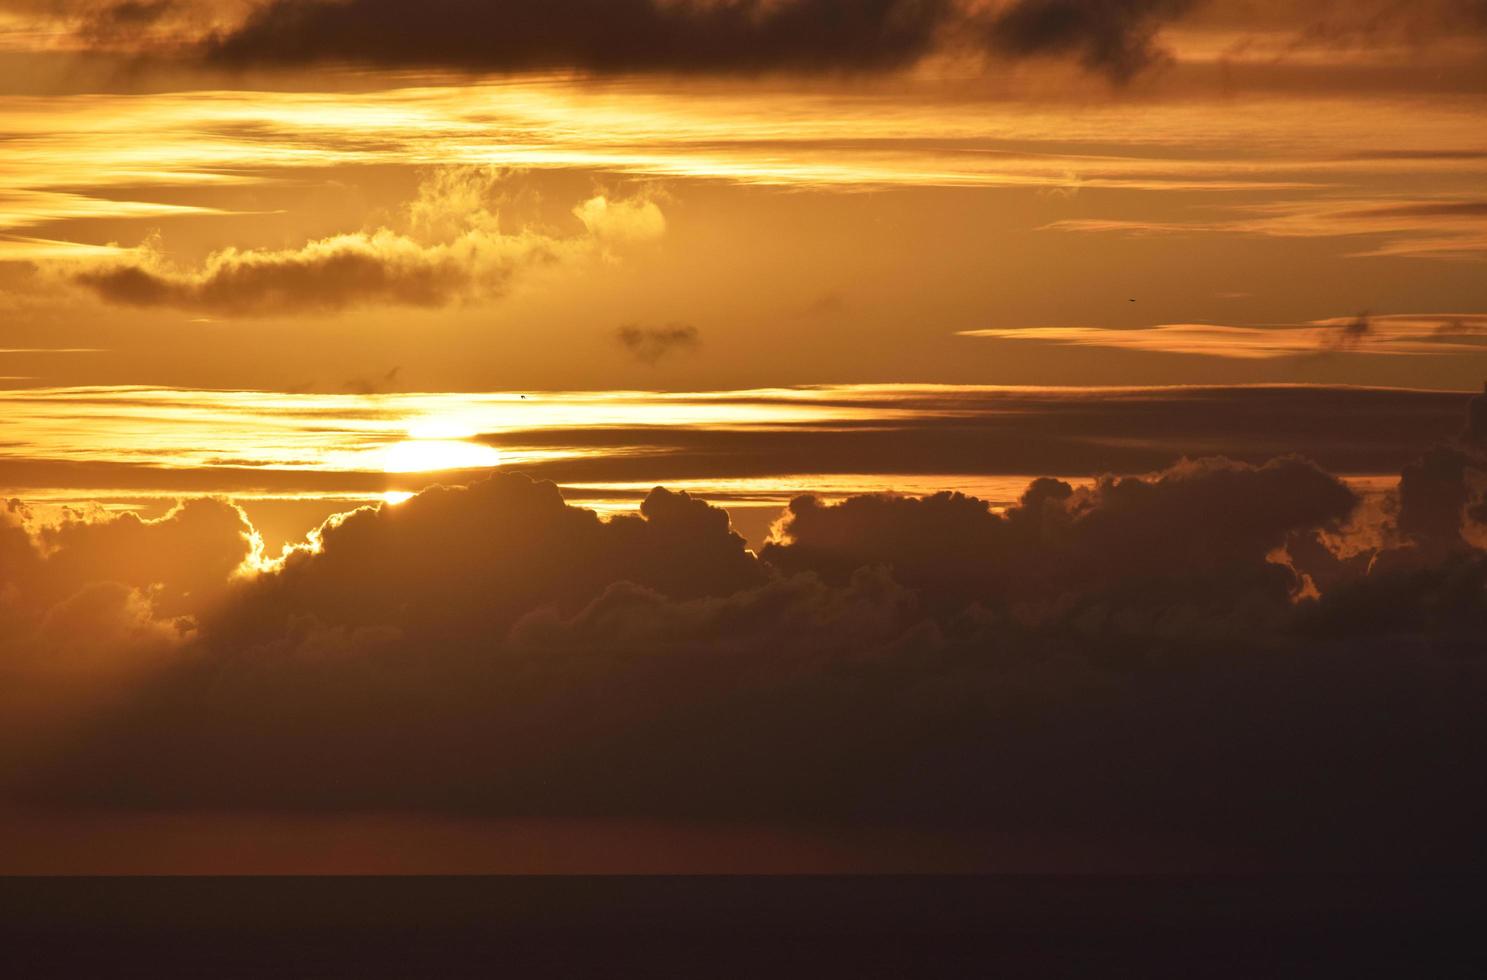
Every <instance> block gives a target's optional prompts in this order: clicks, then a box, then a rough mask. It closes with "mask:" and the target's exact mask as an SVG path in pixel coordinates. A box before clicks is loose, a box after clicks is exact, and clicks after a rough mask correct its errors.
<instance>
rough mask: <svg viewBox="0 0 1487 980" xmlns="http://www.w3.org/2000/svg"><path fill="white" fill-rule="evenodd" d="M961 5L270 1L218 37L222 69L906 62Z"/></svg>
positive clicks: (935, 1)
mask: <svg viewBox="0 0 1487 980" xmlns="http://www.w3.org/2000/svg"><path fill="white" fill-rule="evenodd" d="M958 8H959V4H957V3H955V2H953V0H784V2H765V0H723V2H699V0H673V2H665V0H546V2H543V3H523V2H497V3H480V2H472V0H432V2H430V3H428V4H426V5H425V6H423V7H422V8H421V9H420V10H418V11H416V12H415V11H414V10H413V9H412V8H410V7H408V6H407V5H406V4H404V3H401V2H398V0H349V2H336V3H332V2H322V0H273V2H271V3H268V4H266V5H264V6H262V7H260V8H258V9H257V10H256V11H255V12H254V13H253V14H252V15H251V16H250V17H249V18H248V19H247V21H246V22H245V23H244V24H243V25H242V26H241V27H239V28H237V29H236V30H233V31H231V32H230V33H227V34H225V35H223V36H220V37H216V38H213V39H212V40H211V42H210V43H209V46H208V52H209V56H210V57H211V58H212V59H213V60H216V61H219V62H224V63H243V62H258V63H263V62H280V63H298V62H315V61H351V62H363V63H365V62H370V63H374V64H393V65H448V66H459V67H464V68H472V69H483V70H493V71H526V70H542V69H552V68H576V69H580V70H584V71H594V72H634V71H641V72H644V71H674V72H757V71H774V70H795V71H810V72H819V71H842V70H847V71H856V70H874V69H890V68H901V67H905V66H908V65H911V64H913V63H914V62H916V61H918V60H919V59H920V58H921V57H923V56H924V55H925V54H927V53H929V52H930V51H931V50H932V49H933V48H934V47H935V45H936V43H937V41H938V39H939V34H940V32H941V31H942V30H943V29H944V28H945V27H946V25H947V24H949V23H950V22H952V21H953V20H955V19H957V18H958V17H959V16H960V11H959V9H958Z"/></svg>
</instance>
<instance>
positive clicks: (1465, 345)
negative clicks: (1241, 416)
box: [961, 314, 1487, 360]
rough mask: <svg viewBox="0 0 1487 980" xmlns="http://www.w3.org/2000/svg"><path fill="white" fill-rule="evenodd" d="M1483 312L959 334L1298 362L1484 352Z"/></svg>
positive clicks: (1485, 323) (991, 330) (989, 330)
mask: <svg viewBox="0 0 1487 980" xmlns="http://www.w3.org/2000/svg"><path fill="white" fill-rule="evenodd" d="M1484 326H1487V316H1484V315H1482V314H1465V315H1455V316H1453V315H1450V314H1394V315H1389V316H1378V317H1369V316H1367V315H1363V314H1360V315H1358V316H1355V317H1339V318H1330V319H1326V320H1313V321H1312V322H1310V323H1306V324H1297V325H1281V324H1276V325H1268V326H1227V325H1222V324H1216V323H1165V324H1160V325H1158V326H1154V327H1134V328H1128V329H1119V328H1108V327H1020V328H1017V327H1014V328H986V329H981V330H965V331H962V332H961V336H965V337H983V338H988V339H993V340H1021V341H1039V342H1043V343H1051V344H1059V345H1070V346H1081V347H1104V348H1113V349H1119V350H1139V351H1151V352H1156V353H1163V354H1190V355H1197V356H1204V357H1223V358H1229V359H1239V360H1268V359H1272V358H1278V357H1304V356H1308V355H1315V354H1318V353H1327V352H1331V353H1338V352H1342V353H1349V354H1372V355H1400V356H1403V355H1421V354H1435V355H1440V356H1453V355H1461V354H1479V353H1484V352H1487V342H1484V338H1483V337H1482V330H1483V327H1484Z"/></svg>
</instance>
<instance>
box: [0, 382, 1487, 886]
mask: <svg viewBox="0 0 1487 980" xmlns="http://www.w3.org/2000/svg"><path fill="white" fill-rule="evenodd" d="M1480 414H1481V411H1480V410H1478V409H1477V408H1474V411H1473V414H1472V419H1473V420H1476V421H1479V420H1477V418H1476V417H1477V416H1478V415H1480ZM1476 421H1473V423H1472V424H1471V426H1469V427H1468V429H1467V430H1466V432H1465V434H1464V435H1463V436H1462V437H1461V439H1459V440H1457V441H1455V442H1452V443H1450V444H1444V445H1442V446H1439V447H1437V448H1436V449H1434V450H1432V451H1431V452H1430V453H1427V454H1426V455H1425V456H1423V457H1422V458H1421V460H1420V461H1419V462H1418V463H1417V464H1414V466H1412V467H1411V468H1410V469H1409V470H1407V471H1406V473H1405V476H1404V479H1403V480H1402V481H1401V484H1400V486H1399V488H1398V489H1397V491H1396V492H1395V493H1394V494H1393V495H1391V496H1390V497H1388V498H1386V499H1385V500H1384V501H1383V505H1382V506H1381V507H1369V506H1364V504H1363V502H1362V501H1360V499H1359V497H1358V496H1357V495H1356V494H1355V493H1354V492H1353V491H1352V490H1350V489H1349V488H1348V487H1347V486H1346V485H1344V484H1343V483H1341V482H1340V481H1338V480H1337V479H1335V478H1334V477H1332V476H1330V475H1329V474H1327V473H1325V472H1324V471H1322V470H1320V469H1319V468H1317V467H1316V466H1314V465H1312V464H1310V463H1308V462H1306V461H1304V460H1300V459H1296V458H1283V459H1278V460H1274V461H1272V462H1269V463H1266V464H1264V465H1249V464H1241V463H1235V462H1231V461H1227V460H1220V459H1210V460H1201V461H1189V462H1184V463H1182V464H1180V465H1178V466H1175V467H1172V468H1170V469H1168V470H1165V471H1163V472H1160V473H1156V474H1153V475H1150V476H1146V477H1121V478H1115V477H1111V478H1106V479H1103V480H1101V481H1099V482H1098V483H1096V484H1095V485H1094V486H1092V487H1089V488H1086V489H1076V488H1073V487H1071V486H1069V485H1068V484H1065V483H1062V482H1060V481H1057V480H1051V479H1044V480H1039V481H1036V482H1034V483H1033V484H1032V485H1031V486H1030V487H1029V488H1028V490H1027V492H1026V493H1025V494H1024V496H1023V497H1022V499H1021V500H1020V501H1019V502H1018V503H1017V504H1016V505H1015V506H1013V507H1012V508H1010V509H1008V510H1006V511H1005V512H1004V513H998V512H996V511H994V510H992V509H991V508H989V507H988V506H987V505H986V504H985V503H984V502H982V501H978V500H975V499H973V498H969V497H964V496H960V495H951V494H942V495H938V496H932V497H928V498H924V499H912V498H901V497H882V496H865V497H856V498H851V499H848V500H845V501H842V502H840V503H836V504H828V503H824V502H822V501H820V500H817V499H815V498H812V497H805V498H802V499H800V500H797V501H796V502H795V503H794V504H792V505H791V507H790V509H789V511H788V513H787V514H786V515H785V516H784V518H783V520H782V521H781V523H780V525H779V527H778V529H777V540H776V541H775V542H774V543H772V544H771V545H770V546H769V547H767V548H766V549H765V550H764V552H763V553H762V554H761V555H760V556H759V557H757V558H756V557H755V556H753V555H752V554H750V553H749V552H748V551H746V550H745V548H744V545H743V541H742V540H741V539H740V538H739V537H738V536H737V535H736V534H734V533H732V531H731V530H730V527H729V522H728V518H727V515H726V513H725V512H723V511H721V510H719V509H717V508H715V507H712V506H710V505H708V504H706V503H704V502H702V501H699V500H696V499H693V498H691V497H689V496H688V495H686V494H679V493H672V492H668V491H665V490H661V489H657V490H656V491H654V492H653V493H651V494H650V495H649V496H648V497H647V499H646V501H645V503H644V504H643V505H642V507H641V508H640V511H639V513H637V514H633V515H622V516H618V517H615V518H613V519H611V520H608V521H604V520H601V519H600V518H599V517H598V516H597V515H595V514H594V513H593V512H591V511H588V510H585V509H582V508H579V507H575V506H573V505H572V504H569V503H567V502H565V501H564V500H563V499H562V497H561V495H560V494H559V492H558V491H557V489H556V488H555V487H553V486H552V485H550V484H545V483H541V482H534V481H532V480H530V479H528V478H526V477H523V476H520V475H515V474H502V475H497V476H494V477H492V478H490V479H488V480H485V481H482V482H479V483H475V484H473V485H470V486H468V487H453V488H445V489H436V490H430V491H426V492H424V493H423V494H420V495H418V496H416V497H414V498H412V499H411V500H409V501H407V502H406V503H404V504H402V505H399V506H384V507H381V508H375V509H374V508H369V509H363V510H360V511H356V512H353V513H351V514H349V515H345V516H343V517H340V518H337V519H335V520H333V521H331V522H330V523H328V524H327V525H326V526H325V527H324V528H322V529H321V531H320V532H319V534H318V535H317V537H316V540H315V541H313V542H312V543H311V544H310V545H307V546H306V547H305V548H303V549H301V550H299V551H297V552H295V553H293V554H291V555H289V556H288V557H286V558H285V559H284V560H283V561H282V562H280V563H278V564H276V565H265V564H263V563H262V559H261V557H259V558H255V559H254V560H255V561H257V562H258V563H259V567H260V568H261V569H262V570H261V571H259V572H258V573H257V574H251V575H247V576H244V575H242V574H238V575H237V576H234V575H233V570H234V569H237V568H238V567H239V565H240V564H241V563H242V561H243V560H244V558H245V557H247V558H252V557H253V556H254V554H255V552H254V549H253V547H252V543H253V542H252V537H251V533H249V532H247V531H246V530H245V526H244V524H243V522H242V519H241V515H239V514H238V513H237V512H236V511H235V509H233V508H231V507H228V506H227V505H221V504H213V503H211V502H203V503H199V504H193V505H190V506H188V507H186V508H183V509H181V510H178V511H176V512H175V513H174V514H172V515H171V516H170V517H168V518H167V519H165V520H162V521H158V522H142V521H139V520H137V519H135V518H132V517H103V518H99V519H95V520H84V519H82V518H77V519H74V520H71V521H69V522H67V523H65V524H64V525H61V526H58V527H54V528H51V529H47V528H43V527H36V526H34V524H28V523H27V521H26V515H25V514H24V512H23V511H21V510H20V509H18V508H17V507H16V506H14V505H13V506H12V507H11V508H10V510H9V511H7V517H6V523H5V525H4V528H5V534H4V536H3V537H0V546H3V550H0V558H3V565H0V569H3V572H0V574H3V577H4V582H5V591H4V594H5V595H6V596H7V597H8V606H7V609H8V612H9V614H10V615H12V616H19V617H21V620H24V623H25V624H26V626H27V632H28V634H29V635H30V636H32V637H33V640H32V641H30V643H29V645H28V647H27V650H28V651H29V652H28V653H27V656H31V657H33V658H34V657H35V656H37V655H40V656H42V657H43V658H45V657H60V656H63V654H62V653H61V651H62V650H64V648H65V645H64V644H62V643H61V642H60V640H58V639H57V638H55V637H54V636H53V634H52V633H50V632H49V631H50V630H54V629H61V628H62V624H64V623H67V624H70V626H69V628H70V629H72V630H73V631H74V632H76V631H77V630H84V631H86V632H87V633H88V634H89V635H93V636H96V637H102V638H113V642H120V641H119V640H118V639H117V636H116V634H110V633H109V632H108V631H106V630H102V629H100V628H98V627H97V626H96V625H95V623H96V622H97V618H96V617H97V615H98V613H97V611H98V610H99V609H107V610H109V613H108V616H109V621H110V622H119V621H121V620H122V621H123V622H126V623H133V624H134V626H133V627H132V628H131V630H126V633H127V635H128V636H131V637H134V639H135V640H136V641H138V642H139V643H143V644H149V643H153V644H155V645H156V646H157V647H160V648H161V649H162V651H163V653H162V656H163V658H164V659H163V660H157V661H155V662H154V665H153V667H152V669H151V671H150V672H149V673H148V675H147V676H145V677H143V678H142V679H141V678H136V679H135V680H134V682H133V683H131V685H130V686H129V688H128V692H127V696H116V697H115V698H114V699H113V700H112V701H111V702H110V706H109V708H108V710H106V711H94V712H92V713H90V714H88V715H87V716H86V723H84V724H74V725H72V726H71V727H70V728H69V729H68V731H67V732H64V733H63V734H61V735H57V734H54V736H53V737H52V738H51V739H50V740H48V741H47V742H46V743H45V749H44V751H43V750H40V749H34V748H33V749H28V750H27V751H28V752H30V753H31V754H30V755H26V754H25V753H23V754H22V755H23V757H22V758H21V759H19V760H13V761H12V763H11V764H10V765H9V766H7V773H6V777H7V778H6V780H5V782H6V783H7V784H8V789H7V793H8V794H9V795H10V796H11V797H13V798H22V799H27V800H30V801H33V802H34V801H38V800H45V801H49V802H50V803H52V804H58V803H61V802H68V803H73V804H76V803H83V802H86V803H88V804H90V805H94V806H100V805H101V806H109V807H119V806H143V805H148V806H150V807H152V808H158V807H160V806H162V805H164V806H191V807H200V806H210V807H254V808H264V807H267V808H292V809H308V810H327V809H328V810H342V809H348V808H350V809H366V808H372V809H385V808H398V809H415V810H417V809H422V810H438V811H444V812H450V813H466V814H475V813H479V814H505V815H539V816H554V815H567V816H584V815H597V816H610V817H661V818H678V817H709V818H718V819H726V820H731V821H749V820H763V821H775V822H778V821H785V822H791V821H805V822H825V823H826V824H874V823H893V824H898V823H907V824H910V825H913V826H916V827H922V828H934V827H941V828H948V827H967V826H974V827H983V828H1000V829H1008V830H1029V829H1040V830H1057V831H1068V832H1076V833H1081V834H1093V835H1096V836H1098V835H1100V834H1107V833H1108V834H1115V833H1119V834H1140V835H1151V836H1154V837H1157V838H1160V837H1163V836H1164V835H1176V836H1180V837H1182V838H1184V839H1189V840H1199V841H1202V842H1204V845H1205V846H1209V847H1213V848H1215V849H1217V850H1218V851H1219V852H1221V853H1224V854H1227V855H1229V856H1230V857H1231V858H1235V859H1239V858H1240V856H1244V857H1243V860H1245V861H1249V862H1257V863H1259V864H1279V865H1284V866H1292V867H1294V866H1312V865H1317V866H1334V867H1335V866H1350V867H1385V866H1419V865H1430V866H1447V865H1448V866H1452V867H1459V866H1463V865H1468V864H1474V863H1477V862H1480V861H1482V860H1483V859H1484V858H1487V852H1484V850H1483V849H1482V847H1481V844H1482V840H1483V839H1482V835H1481V832H1480V826H1481V820H1482V818H1483V817H1484V816H1487V786H1484V785H1483V782H1482V778H1481V775H1480V767H1479V766H1478V765H1476V760H1478V759H1479V758H1480V752H1481V750H1483V749H1484V748H1487V724H1484V723H1483V721H1482V715H1481V712H1480V704H1481V698H1482V696H1483V695H1484V694H1487V672H1484V671H1483V669H1482V665H1481V663H1480V658H1479V657H1478V656H1477V655H1476V654H1475V653H1474V652H1473V651H1474V649H1475V642H1476V641H1475V639H1474V638H1475V637H1478V636H1480V630H1481V629H1482V628H1483V627H1484V626H1487V593H1484V582H1487V559H1484V556H1483V554H1482V552H1481V551H1480V550H1478V548H1477V546H1476V545H1475V544H1473V542H1474V541H1477V540H1479V539H1480V536H1481V533H1482V529H1481V526H1480V525H1479V524H1478V523H1477V517H1476V515H1477V514H1478V513H1479V511H1480V510H1481V509H1482V506H1483V501H1484V499H1487V463H1484V461H1483V459H1482V457H1481V456H1480V455H1479V454H1480V451H1481V445H1482V442H1481V433H1480V432H1479V431H1478V429H1480V428H1481V427H1480V426H1478V425H1476ZM182 535H185V536H187V541H188V542H189V549H188V548H186V547H185V545H184V544H183V542H181V541H180V540H178V539H179V538H180V537H181V536H182ZM245 535H246V536H245ZM36 583H40V584H39V585H38V584H36ZM109 590H112V591H111V592H110V591H109ZM171 617H177V618H176V619H171ZM161 622H167V623H169V624H170V629H169V630H155V631H153V632H152V629H151V628H149V627H147V626H143V625H140V624H148V623H156V624H158V623H161ZM167 632H168V633H169V634H170V635H168V636H167V635H166V633H167ZM8 635H20V634H19V633H17V632H15V631H12V632H10V633H8ZM4 656H5V657H6V658H7V659H6V663H8V664H11V665H13V664H14V663H15V662H16V661H17V658H19V657H20V656H21V653H20V652H18V651H17V650H16V649H13V648H6V649H5V652H4ZM9 690H10V691H12V694H11V695H10V697H12V698H14V697H15V694H14V692H15V691H17V690H28V691H30V692H32V693H33V694H34V693H35V692H36V691H39V690H40V688H39V687H37V686H35V685H34V684H33V685H32V686H31V687H29V688H20V689H18V688H16V687H15V686H11V687H10V688H9ZM10 724H11V725H12V726H14V725H16V724H18V723H17V722H15V721H14V720H12V722H10ZM69 732H70V733H69ZM13 744H33V743H13Z"/></svg>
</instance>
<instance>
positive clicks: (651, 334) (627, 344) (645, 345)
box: [614, 323, 702, 364]
mask: <svg viewBox="0 0 1487 980" xmlns="http://www.w3.org/2000/svg"><path fill="white" fill-rule="evenodd" d="M614 339H615V342H616V343H618V344H619V345H620V346H621V347H623V348H624V349H625V350H626V351H627V352H628V353H629V354H630V356H631V357H633V358H635V359H636V360H637V361H640V362H641V363H642V364H655V363H656V362H658V361H660V360H661V359H662V358H663V357H666V356H667V355H669V354H673V353H677V352H679V351H689V350H695V349H696V348H697V346H698V345H699V344H701V343H702V333H701V332H700V331H699V330H698V329H697V328H696V327H694V326H692V325H691V324H687V323H671V324H667V325H666V326H664V327H642V326H640V325H639V324H634V323H628V324H626V325H624V326H623V327H620V328H619V329H618V330H616V331H615V332H614Z"/></svg>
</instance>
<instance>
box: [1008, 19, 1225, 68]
mask: <svg viewBox="0 0 1487 980" xmlns="http://www.w3.org/2000/svg"><path fill="white" fill-rule="evenodd" d="M1197 2H1198V0H1013V2H1012V3H1009V4H1007V5H1006V7H1005V8H1003V9H1002V10H1000V11H999V12H998V14H997V15H996V17H995V18H994V19H993V20H992V22H991V24H990V39H991V43H992V45H993V47H994V48H995V49H996V50H998V51H1000V52H1004V53H1006V54H1009V55H1014V56H1018V57H1025V56H1028V55H1074V56H1075V57H1077V58H1078V60H1079V62H1080V63H1081V64H1083V65H1084V66H1085V67H1086V68H1089V69H1091V70H1092V71H1098V72H1100V73H1102V74H1105V75H1107V76H1109V77H1110V78H1111V79H1113V80H1114V81H1117V82H1124V81H1128V80H1130V79H1131V78H1132V77H1133V76H1135V75H1136V74H1137V73H1139V72H1141V71H1142V70H1144V69H1146V68H1149V67H1150V66H1151V65H1153V64H1155V63H1156V62H1158V61H1160V60H1162V59H1163V58H1164V57H1165V55H1164V54H1163V52H1162V50H1161V49H1160V48H1159V47H1158V46H1157V44H1156V41H1155V36H1156V32H1157V30H1158V28H1160V27H1161V26H1162V24H1164V23H1166V22H1167V21H1171V20H1175V19H1177V18H1178V17H1181V16H1182V15H1183V14H1185V13H1187V12H1188V11H1189V10H1191V9H1192V8H1193V7H1195V6H1197Z"/></svg>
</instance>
